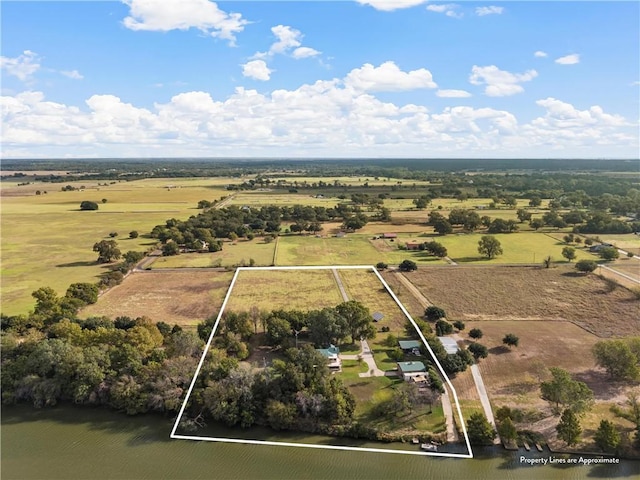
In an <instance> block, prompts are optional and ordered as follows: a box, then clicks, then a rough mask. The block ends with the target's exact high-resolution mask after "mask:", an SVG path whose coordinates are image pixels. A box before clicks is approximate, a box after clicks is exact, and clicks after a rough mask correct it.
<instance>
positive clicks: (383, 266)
mask: <svg viewBox="0 0 640 480" xmlns="http://www.w3.org/2000/svg"><path fill="white" fill-rule="evenodd" d="M388 267H389V265H387V264H386V263H384V262H378V263H376V268H377V269H378V270H386V269H387V268H388Z"/></svg>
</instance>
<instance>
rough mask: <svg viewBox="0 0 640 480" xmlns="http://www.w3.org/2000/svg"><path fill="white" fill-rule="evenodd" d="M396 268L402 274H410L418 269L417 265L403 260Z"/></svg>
mask: <svg viewBox="0 0 640 480" xmlns="http://www.w3.org/2000/svg"><path fill="white" fill-rule="evenodd" d="M398 268H399V269H400V271H402V272H412V271H414V270H417V269H418V265H417V264H416V262H414V261H412V260H403V261H402V263H400V265H398Z"/></svg>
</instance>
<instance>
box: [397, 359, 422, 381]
mask: <svg viewBox="0 0 640 480" xmlns="http://www.w3.org/2000/svg"><path fill="white" fill-rule="evenodd" d="M426 371H427V367H425V366H424V363H422V362H398V375H399V376H400V377H402V379H403V380H405V381H407V382H408V381H409V379H411V378H412V377H419V376H421V375H424V373H425V372H426Z"/></svg>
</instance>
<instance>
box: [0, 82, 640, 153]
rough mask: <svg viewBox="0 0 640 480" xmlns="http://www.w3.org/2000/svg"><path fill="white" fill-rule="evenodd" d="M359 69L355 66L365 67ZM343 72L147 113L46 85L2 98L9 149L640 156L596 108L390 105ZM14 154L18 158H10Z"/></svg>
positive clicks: (614, 118)
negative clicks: (48, 92)
mask: <svg viewBox="0 0 640 480" xmlns="http://www.w3.org/2000/svg"><path fill="white" fill-rule="evenodd" d="M356 70H358V69H355V70H354V71H356ZM348 80H349V79H348V78H347V77H345V78H334V79H332V80H322V81H317V82H315V83H312V84H303V85H301V86H299V87H298V88H295V89H291V90H286V89H278V90H273V91H271V92H270V93H264V94H262V93H259V92H257V91H256V90H253V89H245V88H242V87H238V88H237V89H236V90H235V92H234V93H233V94H231V95H229V96H227V97H226V98H223V99H219V100H214V99H213V98H212V96H211V94H210V93H208V92H203V91H187V92H184V93H180V94H178V95H175V96H173V97H172V98H171V99H170V100H169V101H166V102H164V103H155V104H154V105H153V106H152V107H150V108H143V107H141V106H136V105H133V104H130V103H125V102H123V101H122V100H121V99H120V98H118V97H116V96H113V95H93V96H91V97H90V98H89V99H87V101H86V102H85V104H84V105H81V106H79V107H77V106H72V105H65V104H62V103H56V102H51V101H48V100H47V99H46V98H45V97H44V95H43V94H42V93H41V92H23V93H20V94H17V95H14V96H2V97H0V111H1V112H2V119H1V120H2V125H3V129H2V132H1V135H2V137H1V138H0V140H1V141H2V144H3V153H4V154H5V156H11V157H19V156H22V157H42V156H63V155H65V154H71V155H75V156H112V157H126V156H129V157H131V156H159V155H162V156H166V157H168V156H211V154H212V153H211V152H215V155H217V156H221V157H222V156H269V155H283V156H342V157H344V156H363V155H371V156H389V157H402V156H405V157H406V156H425V155H427V156H443V157H447V156H448V157H451V156H453V157H455V156H458V157H459V156H475V157H483V156H484V157H486V156H503V157H504V156H510V157H512V158H513V156H522V157H531V156H553V152H556V151H557V150H558V149H563V150H562V151H563V156H566V155H572V156H583V157H594V156H596V157H600V156H608V157H611V156H616V155H618V156H621V155H625V156H629V157H631V156H633V155H634V154H635V155H637V151H638V131H637V125H635V124H632V123H631V122H628V121H626V120H625V119H624V118H623V117H621V116H619V115H613V114H610V113H607V112H605V111H604V110H603V109H602V108H601V107H599V106H591V107H587V108H586V109H584V110H579V109H578V108H576V107H574V106H573V105H571V104H569V103H566V102H563V101H561V100H558V99H555V98H546V99H542V100H538V102H537V105H538V107H540V108H541V109H543V110H544V112H545V113H543V114H542V115H541V116H539V118H536V119H534V120H533V121H531V122H528V123H522V122H521V121H519V119H518V118H517V117H516V116H515V115H514V114H513V113H512V112H509V111H507V110H500V109H496V108H490V107H483V108H473V107H470V106H454V107H445V108H443V109H442V110H441V111H438V112H430V111H429V110H428V109H427V108H426V107H425V106H424V105H419V104H400V103H392V102H388V101H382V100H381V99H379V98H377V97H376V96H375V95H374V94H372V93H370V92H365V91H362V90H357V89H354V88H353V87H352V86H351V85H350V84H349V81H348ZM7 152H9V155H7Z"/></svg>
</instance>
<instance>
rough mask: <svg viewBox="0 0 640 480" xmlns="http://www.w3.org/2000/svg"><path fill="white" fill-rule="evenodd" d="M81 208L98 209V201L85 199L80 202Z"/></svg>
mask: <svg viewBox="0 0 640 480" xmlns="http://www.w3.org/2000/svg"><path fill="white" fill-rule="evenodd" d="M80 210H98V204H97V203H96V202H91V201H89V200H85V201H83V202H82V203H80Z"/></svg>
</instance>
